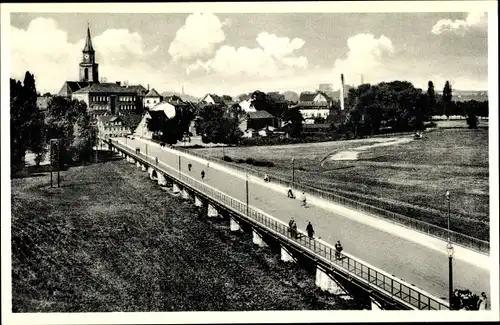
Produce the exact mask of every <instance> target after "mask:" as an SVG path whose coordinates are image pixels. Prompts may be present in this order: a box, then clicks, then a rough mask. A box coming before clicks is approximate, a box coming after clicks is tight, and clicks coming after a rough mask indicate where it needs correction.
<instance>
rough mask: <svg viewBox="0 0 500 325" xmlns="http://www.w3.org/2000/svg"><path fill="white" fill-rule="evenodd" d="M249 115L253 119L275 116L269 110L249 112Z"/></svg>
mask: <svg viewBox="0 0 500 325" xmlns="http://www.w3.org/2000/svg"><path fill="white" fill-rule="evenodd" d="M247 116H248V118H249V119H252V120H256V119H266V118H273V116H272V115H271V114H269V113H268V112H267V111H255V112H247Z"/></svg>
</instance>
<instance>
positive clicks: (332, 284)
mask: <svg viewBox="0 0 500 325" xmlns="http://www.w3.org/2000/svg"><path fill="white" fill-rule="evenodd" d="M316 286H318V287H320V289H321V290H326V291H328V292H330V293H333V294H334V295H345V294H347V293H346V291H345V290H344V288H342V286H341V285H340V284H339V283H338V282H337V281H336V280H335V279H333V278H332V277H331V276H330V275H329V274H328V273H327V272H326V270H325V269H323V268H322V267H320V266H319V265H318V266H316Z"/></svg>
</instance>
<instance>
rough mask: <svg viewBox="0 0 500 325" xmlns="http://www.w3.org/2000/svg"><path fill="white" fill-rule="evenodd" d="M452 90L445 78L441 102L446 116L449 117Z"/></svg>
mask: <svg viewBox="0 0 500 325" xmlns="http://www.w3.org/2000/svg"><path fill="white" fill-rule="evenodd" d="M451 98H452V91H451V85H450V82H449V81H448V80H447V81H446V83H445V85H444V88H443V104H444V113H445V115H446V117H450V109H451Z"/></svg>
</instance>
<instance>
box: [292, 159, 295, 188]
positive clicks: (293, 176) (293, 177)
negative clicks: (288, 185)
mask: <svg viewBox="0 0 500 325" xmlns="http://www.w3.org/2000/svg"><path fill="white" fill-rule="evenodd" d="M294 187H295V158H292V188H294Z"/></svg>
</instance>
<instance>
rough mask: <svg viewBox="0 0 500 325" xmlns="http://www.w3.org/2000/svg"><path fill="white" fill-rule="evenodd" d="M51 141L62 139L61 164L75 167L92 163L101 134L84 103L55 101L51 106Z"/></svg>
mask: <svg viewBox="0 0 500 325" xmlns="http://www.w3.org/2000/svg"><path fill="white" fill-rule="evenodd" d="M45 124H46V126H47V129H46V132H47V133H46V134H47V141H49V140H50V139H56V138H60V139H61V149H62V154H61V162H62V163H63V164H74V163H81V162H85V161H90V160H91V158H92V146H94V145H95V141H96V135H97V130H96V127H95V126H94V125H93V124H92V123H91V120H90V116H89V115H88V113H87V105H86V104H85V102H83V101H78V100H74V99H67V98H64V97H60V96H54V97H52V98H51V99H50V100H49V102H48V105H47V116H46V118H45Z"/></svg>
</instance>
